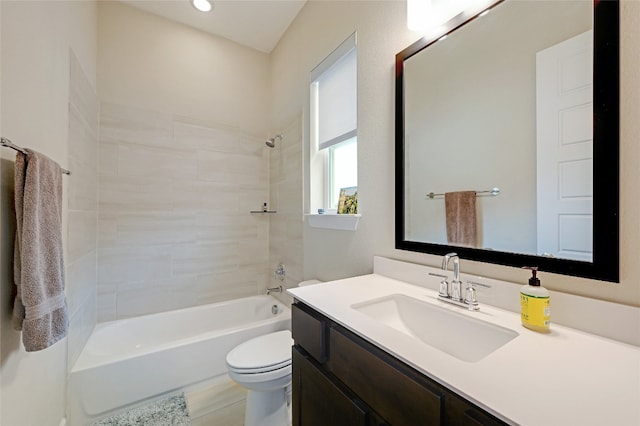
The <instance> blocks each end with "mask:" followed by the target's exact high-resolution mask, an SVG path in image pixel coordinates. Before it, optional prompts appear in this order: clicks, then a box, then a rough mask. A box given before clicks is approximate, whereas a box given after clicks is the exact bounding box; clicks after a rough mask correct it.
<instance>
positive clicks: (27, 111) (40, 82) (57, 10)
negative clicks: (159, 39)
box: [0, 1, 97, 426]
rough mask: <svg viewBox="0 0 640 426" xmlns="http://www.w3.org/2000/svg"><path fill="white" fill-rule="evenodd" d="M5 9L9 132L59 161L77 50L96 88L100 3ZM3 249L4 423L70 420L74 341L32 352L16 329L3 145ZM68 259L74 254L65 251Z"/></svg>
mask: <svg viewBox="0 0 640 426" xmlns="http://www.w3.org/2000/svg"><path fill="white" fill-rule="evenodd" d="M0 7H1V10H2V25H1V27H2V33H1V38H2V40H1V43H2V45H1V52H2V53H1V56H2V71H1V75H2V86H1V87H2V89H1V93H2V99H1V102H2V110H1V122H2V135H3V136H5V137H8V138H10V139H11V140H13V141H14V142H15V143H16V144H18V145H22V146H26V147H31V148H33V149H35V150H38V151H41V152H43V153H44V154H46V155H48V156H49V157H51V158H53V159H55V160H57V161H58V162H59V163H60V164H61V165H62V166H63V167H67V168H70V167H69V165H68V164H66V161H67V158H68V155H67V154H68V142H67V141H68V129H69V120H68V115H69V113H68V111H69V76H70V69H69V64H70V51H71V50H73V52H74V53H75V55H76V57H77V60H78V63H79V64H80V65H81V66H82V68H83V70H84V72H85V74H86V76H87V77H88V80H89V83H90V85H91V86H93V87H95V73H96V68H95V63H96V59H95V57H96V31H97V30H96V29H97V23H96V5H95V3H93V2H74V1H69V2H48V1H34V2H9V1H3V2H1V3H0ZM1 151H2V152H1V154H0V155H1V156H2V161H1V165H2V170H1V171H0V179H1V194H0V200H1V203H2V214H1V216H0V221H1V229H2V237H1V240H2V241H1V244H2V253H1V255H0V265H1V266H2V272H1V276H0V280H1V283H2V287H1V288H2V291H1V293H0V296H1V297H0V299H1V301H0V311H1V317H0V323H1V327H2V336H1V338H2V359H1V361H0V364H1V378H2V396H1V404H2V417H1V418H0V423H1V424H3V425H5V424H6V425H12V426H14V425H15V426H20V425H42V426H46V425H58V424H59V423H60V420H61V419H62V418H63V417H64V410H65V380H66V372H67V368H66V367H67V340H66V339H64V340H62V341H60V342H58V343H56V344H55V345H53V346H52V347H50V348H48V349H45V350H43V351H40V352H34V353H27V352H25V351H24V347H23V346H22V345H21V343H20V338H21V336H20V334H19V333H18V332H16V331H14V330H13V329H12V328H11V320H10V316H11V305H12V301H11V298H10V294H11V286H12V278H11V271H12V268H11V261H12V253H13V249H12V245H13V236H14V233H15V219H14V213H13V212H14V210H13V201H12V198H13V189H12V188H13V163H14V158H15V153H14V152H13V151H11V150H8V149H6V148H3V149H2V150H1ZM68 178H69V177H64V178H63V181H64V182H65V183H64V188H63V196H64V197H65V201H64V203H63V222H64V223H63V227H64V229H63V239H64V240H65V241H64V245H65V247H66V246H67V244H66V243H67V241H66V235H67V231H66V228H67V226H66V225H67V224H66V222H67V221H66V220H65V218H66V216H67V214H66V211H67V208H66V206H67V202H66V200H67V193H68ZM65 257H66V256H65Z"/></svg>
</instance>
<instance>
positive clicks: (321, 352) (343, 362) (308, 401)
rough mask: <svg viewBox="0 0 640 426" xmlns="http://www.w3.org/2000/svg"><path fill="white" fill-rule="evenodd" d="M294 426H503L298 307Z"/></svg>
mask: <svg viewBox="0 0 640 426" xmlns="http://www.w3.org/2000/svg"><path fill="white" fill-rule="evenodd" d="M291 321H292V335H293V339H294V341H295V344H294V346H293V354H292V359H293V361H292V363H293V425H294V426H315V425H318V426H327V425H332V426H337V425H345V426H346V425H348V426H355V425H409V426H415V425H504V424H506V423H504V422H502V421H501V420H499V419H497V418H496V417H494V416H493V415H491V414H489V413H488V412H486V411H485V410H483V409H481V408H479V407H477V406H476V405H474V404H472V403H471V402H469V401H467V400H466V399H464V398H463V397H461V396H460V395H458V394H456V393H455V392H453V391H451V390H449V389H447V388H446V387H444V386H442V385H441V384H439V383H436V382H435V381H434V380H432V379H430V378H428V377H426V376H425V375H424V374H422V373H420V372H418V371H416V370H415V369H413V368H411V367H410V366H408V365H407V364H405V363H403V362H401V361H400V360H398V359H396V358H395V357H393V356H391V355H389V354H388V353H387V352H385V351H383V350H381V349H379V348H378V347H376V346H374V345H372V344H371V343H369V342H367V341H366V340H364V339H362V338H361V337H359V336H357V335H356V334H354V333H352V332H351V331H349V330H347V329H346V328H345V327H343V326H341V325H340V324H337V323H336V322H334V321H332V320H330V319H329V318H327V317H325V316H324V315H322V314H320V313H319V312H317V311H316V310H314V309H313V308H311V307H309V306H308V305H305V304H303V303H301V302H299V301H297V302H296V303H294V304H293V305H292V311H291Z"/></svg>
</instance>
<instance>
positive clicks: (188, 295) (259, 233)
mask: <svg viewBox="0 0 640 426" xmlns="http://www.w3.org/2000/svg"><path fill="white" fill-rule="evenodd" d="M101 112H102V114H101V125H102V126H103V128H102V129H101V134H100V150H99V153H100V159H99V166H100V177H99V191H98V192H99V221H98V246H99V252H98V285H99V293H98V305H99V308H98V318H99V320H100V321H103V320H111V319H116V318H125V317H131V316H136V315H143V314H147V313H151V312H160V311H165V310H168V309H177V308H182V307H186V306H193V305H197V304H202V303H213V302H216V301H220V300H226V299H230V298H236V297H245V296H249V295H254V294H256V293H257V292H259V291H261V289H262V288H264V287H265V286H266V283H267V281H268V278H267V277H268V261H269V258H268V250H269V246H268V240H269V218H268V217H265V216H262V215H252V214H250V213H249V210H258V209H260V208H261V206H262V203H264V202H266V201H268V199H269V197H268V188H269V180H268V174H269V172H268V166H269V164H268V158H269V157H268V152H267V151H266V150H265V148H266V147H265V146H264V143H263V140H262V138H260V137H256V136H252V135H248V134H246V133H243V132H242V131H238V130H236V129H230V128H228V127H224V126H213V125H203V124H202V123H198V124H194V122H191V120H189V119H185V118H176V119H173V118H172V117H170V116H168V115H164V114H158V113H154V112H152V111H144V110H140V109H136V108H129V107H126V106H121V105H115V104H103V105H102V108H101ZM103 129H104V130H103Z"/></svg>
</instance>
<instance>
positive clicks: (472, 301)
mask: <svg viewBox="0 0 640 426" xmlns="http://www.w3.org/2000/svg"><path fill="white" fill-rule="evenodd" d="M467 284H468V285H467V291H466V293H465V297H464V303H466V305H467V308H468V309H469V310H470V311H477V310H478V309H480V306H479V305H480V304H479V303H478V298H477V296H476V288H475V287H474V286H473V285H474V284H477V283H475V282H473V281H467Z"/></svg>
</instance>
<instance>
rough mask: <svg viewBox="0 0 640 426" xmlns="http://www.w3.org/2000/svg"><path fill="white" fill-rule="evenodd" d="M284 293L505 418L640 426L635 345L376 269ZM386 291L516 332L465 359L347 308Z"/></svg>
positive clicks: (538, 423)
mask: <svg viewBox="0 0 640 426" xmlns="http://www.w3.org/2000/svg"><path fill="white" fill-rule="evenodd" d="M288 293H289V294H291V295H292V296H293V297H294V298H295V299H297V300H300V301H302V302H304V303H306V304H307V305H309V306H311V307H313V308H315V309H316V310H318V311H319V312H321V313H323V314H324V315H326V316H327V317H329V318H331V319H332V320H334V321H336V322H337V323H339V324H341V325H343V326H344V327H346V328H348V329H349V330H351V331H353V332H354V333H356V334H358V335H359V336H361V337H363V338H364V339H366V340H368V341H369V342H371V343H373V344H374V345H376V346H378V347H380V348H382V349H384V350H386V351H387V352H389V353H391V354H392V355H394V356H396V357H397V358H399V359H401V360H403V361H404V362H406V363H407V364H409V365H411V366H412V367H414V368H416V369H417V370H419V371H421V372H422V373H424V374H425V375H426V376H428V377H430V378H432V379H434V380H436V381H438V382H439V383H441V384H443V385H444V386H446V387H448V388H450V389H451V390H453V391H455V392H457V393H459V394H460V395H462V396H464V397H466V398H467V399H469V400H470V401H472V402H474V403H475V404H477V405H478V406H480V407H482V408H484V409H485V410H487V411H489V412H491V413H493V414H494V415H496V416H497V417H499V418H501V419H502V420H504V421H506V422H508V423H512V424H521V425H532V426H543V425H549V426H573V425H575V426H587V425H594V426H622V425H631V426H638V425H640V348H638V347H636V346H632V345H628V344H625V343H620V342H617V341H614V340H609V339H606V338H602V337H598V336H595V335H591V334H587V333H584V332H581V331H578V330H574V329H571V328H567V327H562V326H559V325H554V324H553V317H552V325H551V333H549V334H540V333H536V332H534V331H531V330H528V329H526V328H524V327H522V325H521V324H520V317H519V316H518V315H517V314H515V313H513V312H510V311H506V310H502V309H498V308H495V307H492V306H489V305H486V304H483V303H482V299H481V300H480V306H481V310H480V311H478V312H469V311H467V310H465V309H464V308H460V307H457V306H453V305H449V304H447V303H443V302H441V301H438V300H437V292H436V291H433V290H431V289H428V288H424V287H420V286H416V285H412V284H407V283H405V282H402V281H398V280H395V279H392V278H388V277H385V276H382V275H377V274H371V275H364V276H359V277H354V278H348V279H344V280H338V281H332V282H328V283H323V284H317V285H312V286H307V287H300V288H295V289H290V290H288ZM392 294H404V295H407V296H410V297H413V298H416V299H419V300H421V301H424V302H427V303H433V304H437V305H438V306H440V307H443V308H446V309H451V310H454V311H456V312H459V313H461V314H463V315H469V316H473V317H475V318H479V319H482V320H484V321H487V322H489V323H493V324H497V325H500V326H502V327H506V328H509V329H512V330H514V331H516V332H518V333H519V335H518V336H517V337H516V338H515V339H513V340H512V341H510V342H509V343H507V344H506V345H504V346H502V347H501V348H499V349H498V350H496V351H495V352H493V353H491V354H490V355H489V356H487V357H486V358H484V359H481V360H480V361H478V362H473V363H471V362H465V361H461V360H459V359H457V358H455V357H453V356H451V355H448V354H446V353H444V352H442V351H440V350H438V349H436V348H434V347H431V346H429V345H427V344H425V343H422V342H420V341H418V340H416V339H414V338H412V337H410V336H408V335H405V334H403V333H402V332H400V331H397V330H395V329H393V328H391V327H388V326H386V325H384V324H381V323H380V322H377V321H376V320H374V319H372V318H370V317H369V316H367V315H365V314H363V313H361V312H358V311H356V310H355V309H353V308H351V305H353V304H355V303H360V302H364V301H368V300H372V299H377V298H380V297H385V296H388V295H392ZM552 303H553V302H552ZM434 326H442V327H446V324H439V325H434Z"/></svg>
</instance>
